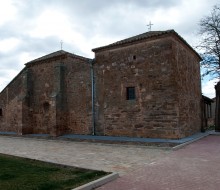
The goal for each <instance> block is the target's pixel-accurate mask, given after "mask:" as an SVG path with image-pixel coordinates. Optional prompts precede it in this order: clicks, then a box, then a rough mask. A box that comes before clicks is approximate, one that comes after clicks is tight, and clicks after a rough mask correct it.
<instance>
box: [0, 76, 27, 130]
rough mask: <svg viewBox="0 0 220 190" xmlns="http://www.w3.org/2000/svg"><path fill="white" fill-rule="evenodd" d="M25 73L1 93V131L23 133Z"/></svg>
mask: <svg viewBox="0 0 220 190" xmlns="http://www.w3.org/2000/svg"><path fill="white" fill-rule="evenodd" d="M22 80H23V72H21V73H20V74H19V75H18V76H17V77H16V79H15V80H13V81H12V82H11V83H10V84H9V85H8V87H7V88H5V89H4V90H3V91H2V92H1V93H0V107H1V108H2V116H0V131H3V132H16V133H22V131H21V127H22V100H23V96H24V94H23V91H22V88H23V82H22Z"/></svg>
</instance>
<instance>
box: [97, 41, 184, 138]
mask: <svg viewBox="0 0 220 190" xmlns="http://www.w3.org/2000/svg"><path fill="white" fill-rule="evenodd" d="M95 59H96V74H95V77H96V117H97V118H96V120H97V122H96V129H97V133H98V134H102V135H112V136H130V137H154V138H157V137H160V138H179V137H180V131H179V127H178V123H179V120H178V118H179V107H178V106H179V102H178V91H177V90H176V89H175V81H174V80H173V79H174V78H175V77H174V75H175V69H174V66H173V62H172V60H173V53H172V39H171V38H168V37H167V38H161V39H155V40H153V41H152V40H151V41H145V42H142V43H140V42H139V43H137V44H131V45H127V46H124V47H118V48H112V49H110V50H103V51H100V52H99V51H98V52H96V55H95ZM127 87H135V93H136V99H135V100H126V88H127Z"/></svg>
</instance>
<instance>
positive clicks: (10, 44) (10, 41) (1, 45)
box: [0, 37, 21, 53]
mask: <svg viewBox="0 0 220 190" xmlns="http://www.w3.org/2000/svg"><path fill="white" fill-rule="evenodd" d="M20 42H21V41H20V40H19V39H17V38H14V37H12V38H7V39H4V40H0V52H2V53H7V52H10V51H13V49H15V48H16V47H18V45H20Z"/></svg>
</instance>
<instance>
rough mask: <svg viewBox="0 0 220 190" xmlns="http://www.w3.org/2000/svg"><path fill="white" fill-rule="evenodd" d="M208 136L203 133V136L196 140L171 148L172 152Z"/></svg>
mask: <svg viewBox="0 0 220 190" xmlns="http://www.w3.org/2000/svg"><path fill="white" fill-rule="evenodd" d="M209 135H210V134H209V133H205V134H204V135H202V136H200V137H198V138H196V139H193V140H191V141H188V142H185V143H183V144H180V145H177V146H175V147H173V148H172V150H174V151H175V150H178V149H180V148H183V147H184V146H186V145H188V144H191V143H193V142H195V141H198V140H200V139H202V138H204V137H207V136H209Z"/></svg>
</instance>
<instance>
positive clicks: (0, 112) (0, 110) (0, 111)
mask: <svg viewBox="0 0 220 190" xmlns="http://www.w3.org/2000/svg"><path fill="white" fill-rule="evenodd" d="M0 116H3V113H2V108H0Z"/></svg>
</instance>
